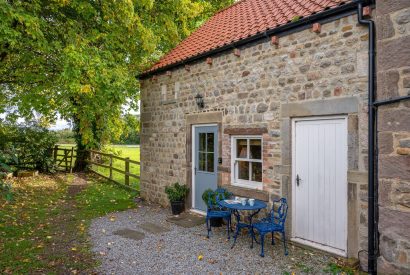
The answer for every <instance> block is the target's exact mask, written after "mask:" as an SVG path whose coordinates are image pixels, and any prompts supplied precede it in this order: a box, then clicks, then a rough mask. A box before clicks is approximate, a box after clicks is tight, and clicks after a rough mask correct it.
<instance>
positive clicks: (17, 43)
mask: <svg viewBox="0 0 410 275" xmlns="http://www.w3.org/2000/svg"><path fill="white" fill-rule="evenodd" d="M232 2H233V0H224V1H216V0H178V1H163V0H127V1H116V0H104V1H90V0H71V1H65V0H58V1H48V0H32V1H23V0H16V1H11V0H2V1H0V89H1V91H2V92H1V93H0V112H4V111H5V110H8V111H9V117H10V118H14V119H15V118H16V117H17V116H21V117H24V118H26V119H28V120H30V119H32V118H33V116H34V114H35V113H37V114H40V115H41V119H42V121H44V122H45V123H50V122H53V121H55V120H56V118H57V116H58V114H59V115H60V116H61V117H62V118H63V119H67V120H70V121H71V122H73V124H74V132H75V133H76V142H77V145H78V149H80V150H82V149H84V148H99V147H100V145H101V144H104V143H107V142H108V141H110V140H112V139H114V140H117V139H119V137H120V136H121V135H122V133H123V129H124V122H123V120H122V119H121V117H122V115H123V106H124V104H127V105H128V106H130V108H131V109H134V110H136V109H137V101H138V99H139V83H138V80H137V79H136V78H135V76H136V75H137V74H139V73H140V72H142V71H143V70H144V69H145V68H147V67H148V66H149V65H150V64H152V63H153V62H154V61H156V60H158V58H159V57H160V56H162V55H163V54H164V53H165V52H167V51H169V50H170V49H171V48H172V47H174V46H175V45H176V44H177V43H178V42H179V41H181V40H182V39H184V38H185V37H186V36H187V35H189V34H190V33H191V32H192V31H193V30H194V29H195V28H197V27H198V25H199V24H200V23H202V22H203V21H204V20H205V19H206V18H208V17H209V16H210V15H211V14H212V13H214V12H215V11H216V10H218V9H220V8H222V7H224V6H226V5H228V4H231V3H232ZM78 159H82V156H79V158H77V160H78Z"/></svg>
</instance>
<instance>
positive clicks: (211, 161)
mask: <svg viewBox="0 0 410 275" xmlns="http://www.w3.org/2000/svg"><path fill="white" fill-rule="evenodd" d="M207 162H208V166H207V171H208V172H214V170H215V169H214V153H208V161H207Z"/></svg>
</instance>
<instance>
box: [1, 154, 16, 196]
mask: <svg viewBox="0 0 410 275" xmlns="http://www.w3.org/2000/svg"><path fill="white" fill-rule="evenodd" d="M8 157H10V156H8V155H3V154H2V152H0V198H1V197H4V198H5V199H6V200H7V201H11V200H13V192H12V190H11V184H10V183H8V182H7V181H6V177H7V174H8V173H10V172H12V169H11V167H10V166H9V165H7V164H6V160H7V158H8Z"/></svg>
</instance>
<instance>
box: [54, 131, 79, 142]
mask: <svg viewBox="0 0 410 275" xmlns="http://www.w3.org/2000/svg"><path fill="white" fill-rule="evenodd" d="M54 132H55V134H56V137H57V143H58V144H74V143H75V133H74V132H73V131H72V130H71V129H62V130H57V131H54Z"/></svg>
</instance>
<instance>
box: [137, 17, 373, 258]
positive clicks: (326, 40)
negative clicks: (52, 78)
mask: <svg viewBox="0 0 410 275" xmlns="http://www.w3.org/2000/svg"><path fill="white" fill-rule="evenodd" d="M367 47H368V32H367V29H366V28H365V27H362V26H360V25H358V23H357V17H356V16H355V15H352V16H347V17H344V18H341V19H337V20H335V21H332V22H329V23H326V24H323V25H322V26H321V31H320V32H319V33H317V32H313V31H312V29H311V28H310V27H309V26H308V27H307V29H305V30H302V31H299V32H296V33H293V34H288V35H285V36H282V37H280V38H279V44H278V45H272V43H271V41H270V39H269V40H268V39H266V41H262V42H257V43H253V44H249V45H247V46H246V47H242V48H240V52H238V51H236V54H234V52H235V51H234V50H232V51H227V52H224V53H222V54H219V55H215V56H212V59H211V60H208V62H207V61H206V60H200V61H198V62H196V63H193V64H189V67H179V68H177V69H174V70H172V71H170V72H168V73H163V74H160V75H156V76H155V77H153V78H150V79H145V80H142V81H141V99H142V106H141V122H142V132H141V163H142V167H141V169H142V170H141V195H142V196H143V197H145V198H146V199H148V200H150V201H153V202H158V203H160V204H162V205H167V204H168V200H167V197H166V194H165V192H164V189H165V187H166V186H167V185H170V184H172V183H174V182H176V181H179V182H180V183H186V184H188V186H190V185H191V176H190V175H191V151H190V150H191V149H190V143H191V130H190V129H191V128H190V126H191V125H190V123H191V121H201V119H202V121H208V120H209V118H215V121H214V122H218V123H219V125H220V128H221V129H220V133H221V137H220V140H221V145H220V148H221V151H220V155H221V156H222V164H220V165H219V167H218V173H219V179H218V180H219V184H220V185H223V186H225V187H227V188H230V190H233V191H234V193H236V194H239V195H241V194H244V193H245V194H248V195H252V196H254V197H256V198H261V199H265V200H268V201H272V200H273V199H275V198H277V197H279V196H285V197H288V200H289V201H291V184H290V178H291V144H290V143H291V141H290V139H291V138H290V137H291V126H290V125H291V119H292V117H298V116H317V115H337V114H343V115H347V117H348V135H349V136H348V170H349V171H348V193H349V194H348V200H349V201H348V208H349V209H348V256H349V257H355V258H357V257H358V256H357V255H358V252H359V251H360V250H363V249H366V248H367V214H366V212H367V172H366V171H367V150H368V148H367V62H368V53H367ZM238 53H240V54H239V55H238ZM197 93H201V94H202V95H203V96H204V102H205V108H204V109H198V107H197V105H196V103H195V99H194V96H195V95H196V94H197ZM195 116H196V117H195ZM204 118H206V120H203V119H204ZM234 133H236V134H238V133H242V134H247V133H259V134H260V135H262V143H263V190H262V191H251V190H247V189H243V188H238V187H233V186H231V184H230V179H231V176H230V172H231V171H230V169H231V168H230V165H231V156H230V154H231V148H230V147H231V141H230V137H231V135H232V134H234ZM290 220H291V218H288V223H289V224H288V226H287V228H288V229H289V230H290V229H291V226H292V225H291V223H290Z"/></svg>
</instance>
